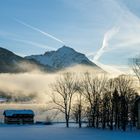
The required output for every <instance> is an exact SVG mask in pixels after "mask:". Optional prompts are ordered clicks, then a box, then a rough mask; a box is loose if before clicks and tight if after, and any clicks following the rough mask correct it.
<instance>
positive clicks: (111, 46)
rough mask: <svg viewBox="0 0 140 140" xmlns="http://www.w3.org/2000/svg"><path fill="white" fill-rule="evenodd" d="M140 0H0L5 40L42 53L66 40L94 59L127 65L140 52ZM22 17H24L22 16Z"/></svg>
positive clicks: (0, 40)
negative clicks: (51, 36)
mask: <svg viewBox="0 0 140 140" xmlns="http://www.w3.org/2000/svg"><path fill="white" fill-rule="evenodd" d="M139 3H140V0H0V46H1V47H5V48H7V49H10V50H12V51H14V52H15V53H17V54H20V55H23V56H25V55H30V54H41V53H44V52H45V51H47V50H53V49H58V48H60V47H61V46H62V45H63V44H62V43H60V42H58V41H56V40H54V39H52V38H50V37H48V36H45V35H44V34H42V33H40V32H38V31H35V30H33V29H31V28H29V27H27V26H25V25H23V24H21V22H24V23H26V24H29V25H30V26H33V27H36V28H38V29H40V30H42V31H43V32H46V33H49V34H51V35H53V36H54V37H56V38H58V39H60V40H62V41H64V42H65V45H68V46H70V47H72V48H74V49H76V50H77V51H80V52H82V53H85V54H86V55H87V56H88V57H89V58H90V59H93V57H94V56H95V55H96V54H97V52H98V51H99V49H100V48H101V47H103V40H104V38H105V35H107V34H110V33H111V32H112V30H115V31H113V32H115V33H113V35H107V36H109V39H107V41H105V42H106V45H105V48H103V50H102V51H101V52H100V53H101V54H100V57H99V58H98V61H99V62H101V63H103V64H109V65H127V63H128V58H130V57H134V56H136V55H137V54H138V53H139V52H140V47H139V46H140V39H139V38H140V19H139V18H140V4H139ZM18 21H20V22H18Z"/></svg>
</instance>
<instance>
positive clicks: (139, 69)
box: [132, 57, 140, 83]
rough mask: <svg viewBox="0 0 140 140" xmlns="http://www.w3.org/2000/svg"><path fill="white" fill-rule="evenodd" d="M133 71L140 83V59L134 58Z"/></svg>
mask: <svg viewBox="0 0 140 140" xmlns="http://www.w3.org/2000/svg"><path fill="white" fill-rule="evenodd" d="M132 69H133V71H134V73H135V74H136V76H137V78H138V80H139V83H140V57H136V58H133V63H132Z"/></svg>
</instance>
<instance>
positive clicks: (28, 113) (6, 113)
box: [3, 110, 34, 117]
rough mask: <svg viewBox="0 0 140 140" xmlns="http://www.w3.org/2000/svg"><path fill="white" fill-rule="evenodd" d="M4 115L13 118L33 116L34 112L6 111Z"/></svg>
mask: <svg viewBox="0 0 140 140" xmlns="http://www.w3.org/2000/svg"><path fill="white" fill-rule="evenodd" d="M3 115H5V116H7V117H8V116H9V117H10V116H13V115H33V116H34V112H33V111H32V110H5V111H4V112H3Z"/></svg>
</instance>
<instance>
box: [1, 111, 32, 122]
mask: <svg viewBox="0 0 140 140" xmlns="http://www.w3.org/2000/svg"><path fill="white" fill-rule="evenodd" d="M3 115H4V123H5V124H33V123H34V112H33V111H32V110H5V111H4V113H3Z"/></svg>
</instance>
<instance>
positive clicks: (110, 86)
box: [51, 72, 138, 131]
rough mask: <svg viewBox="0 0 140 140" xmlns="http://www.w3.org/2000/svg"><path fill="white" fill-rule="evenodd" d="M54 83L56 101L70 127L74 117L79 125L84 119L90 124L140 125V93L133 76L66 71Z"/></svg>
mask: <svg viewBox="0 0 140 140" xmlns="http://www.w3.org/2000/svg"><path fill="white" fill-rule="evenodd" d="M51 87H52V91H53V92H52V97H51V98H52V101H53V103H54V104H55V109H58V110H59V111H61V112H62V113H63V114H64V116H65V121H66V127H69V121H70V120H71V119H73V120H75V121H76V123H78V124H79V127H81V126H82V122H84V121H85V122H87V124H88V127H93V128H103V129H105V128H109V129H110V130H113V129H122V130H124V131H125V130H126V128H127V127H128V126H130V127H131V128H132V127H136V124H137V119H138V118H137V117H138V115H137V106H136V105H135V101H136V99H137V97H138V93H137V90H136V89H135V87H134V81H133V78H132V77H131V76H128V75H120V76H118V77H115V78H108V76H106V75H105V74H99V75H95V74H92V73H88V72H87V73H84V74H81V75H79V76H78V75H75V74H73V73H64V74H62V75H60V77H59V78H58V79H57V80H56V82H55V83H53V84H52V86H51Z"/></svg>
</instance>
